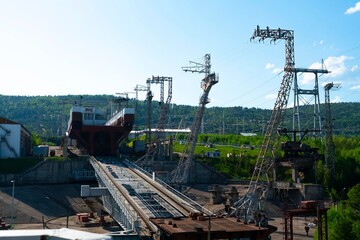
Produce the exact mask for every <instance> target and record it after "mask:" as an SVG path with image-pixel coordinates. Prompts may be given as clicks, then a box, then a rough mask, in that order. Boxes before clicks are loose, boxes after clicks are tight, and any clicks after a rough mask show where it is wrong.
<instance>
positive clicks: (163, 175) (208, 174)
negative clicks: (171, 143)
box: [153, 161, 227, 184]
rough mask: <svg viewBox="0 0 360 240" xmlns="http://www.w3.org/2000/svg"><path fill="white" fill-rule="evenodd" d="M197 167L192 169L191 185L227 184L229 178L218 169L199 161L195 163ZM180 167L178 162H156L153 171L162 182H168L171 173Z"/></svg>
mask: <svg viewBox="0 0 360 240" xmlns="http://www.w3.org/2000/svg"><path fill="white" fill-rule="evenodd" d="M194 163H195V165H194V166H195V167H194V168H193V169H191V172H190V173H189V174H190V176H189V178H190V180H189V181H190V182H191V183H209V184H215V183H225V182H227V177H226V176H225V175H224V174H222V173H220V172H218V171H216V169H214V168H212V167H210V166H208V165H206V164H204V163H202V162H198V161H194ZM177 165H178V162H177V161H154V162H153V171H155V172H156V176H157V177H159V178H160V179H161V180H163V181H166V179H167V178H168V177H169V174H170V173H171V171H173V170H174V169H175V168H176V167H177Z"/></svg>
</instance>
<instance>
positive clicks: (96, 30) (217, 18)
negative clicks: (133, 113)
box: [0, 0, 360, 109]
mask: <svg viewBox="0 0 360 240" xmlns="http://www.w3.org/2000/svg"><path fill="white" fill-rule="evenodd" d="M257 25H259V26H260V28H262V29H264V28H266V27H269V28H270V29H277V28H281V29H286V30H293V31H294V36H295V37H294V55H295V67H297V68H311V69H320V68H322V67H324V68H326V69H327V70H329V71H331V73H329V74H324V75H321V76H320V77H319V85H320V90H319V96H320V102H324V94H325V93H324V90H323V86H324V85H325V84H326V83H329V82H333V83H336V84H339V86H341V87H340V88H336V89H335V88H334V89H332V90H331V93H330V98H331V101H332V102H360V60H359V59H360V31H359V29H360V2H359V1H350V0H347V1H338V0H317V1H298V0H294V1H291V4H289V1H285V0H277V1H261V0H114V1H112V0H101V1H100V0H97V1H96V0H52V1H48V0H22V1H20V0H11V1H8V0H0V32H1V35H0V79H1V82H2V86H1V88H0V94H2V95H20V96H39V95H40V96H48V95H51V96H58V95H94V94H111V95H117V94H118V93H126V94H128V96H129V97H130V98H135V96H136V95H135V91H134V88H135V87H136V85H138V84H139V85H143V86H145V85H146V80H147V79H148V78H151V77H152V76H165V77H172V79H173V82H172V103H175V104H179V105H192V106H197V105H198V104H199V98H200V96H201V95H202V92H203V90H202V89H201V88H200V83H201V80H202V79H203V78H204V77H205V76H204V74H202V73H196V72H195V73H191V72H184V71H183V70H182V67H187V66H193V65H192V64H191V63H190V61H193V62H197V63H203V61H204V55H205V54H210V55H211V72H215V73H216V74H218V75H219V82H218V83H217V84H216V85H214V86H213V87H212V89H211V91H210V94H209V97H210V99H211V102H210V103H209V104H208V105H207V106H208V107H213V106H218V107H233V106H242V107H248V108H252V107H254V108H262V109H272V108H273V106H274V103H275V100H276V96H277V93H278V91H279V89H280V84H281V81H282V79H283V67H284V65H285V41H284V40H278V41H276V42H270V40H269V39H266V40H265V41H263V42H262V41H260V42H259V41H258V40H255V41H251V40H250V38H251V36H252V34H253V32H254V30H255V29H256V27H257ZM298 84H299V87H300V88H301V89H309V90H310V89H313V88H314V75H313V74H300V75H299V76H298ZM151 90H152V91H153V93H154V98H153V99H154V100H160V86H159V85H156V84H152V85H151ZM167 92H168V85H167V83H165V98H166V97H167ZM138 98H139V100H145V92H139V94H138ZM305 101H306V100H305ZM307 101H312V100H311V97H310V98H309V99H308V100H307ZM293 102H294V100H293V96H292V93H291V95H290V97H289V103H288V104H289V105H290V106H291V105H292V104H293Z"/></svg>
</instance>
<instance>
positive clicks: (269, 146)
mask: <svg viewBox="0 0 360 240" xmlns="http://www.w3.org/2000/svg"><path fill="white" fill-rule="evenodd" d="M256 38H259V41H264V40H265V39H267V38H269V39H270V41H272V42H276V41H277V40H285V67H284V76H283V80H282V83H281V86H280V90H279V92H278V96H277V99H276V101H275V105H274V108H273V111H272V114H271V118H270V120H269V122H268V125H267V128H266V132H265V136H264V140H263V143H262V145H261V148H260V152H259V155H258V158H257V160H256V164H255V169H254V172H253V174H252V177H251V181H250V184H249V188H248V191H247V193H246V194H245V195H244V196H243V197H242V198H240V199H239V200H238V201H237V202H235V203H234V205H233V211H232V212H231V213H230V214H231V215H233V216H237V217H238V218H239V219H240V218H241V217H243V218H245V219H246V220H255V219H256V216H257V214H256V213H257V212H258V210H259V209H261V206H260V203H261V201H262V200H263V199H266V195H267V193H268V190H269V188H270V187H271V186H270V178H269V174H271V171H273V164H274V160H275V155H276V152H277V150H278V148H279V145H280V144H279V143H280V141H279V134H278V129H279V128H280V125H281V124H282V122H283V118H284V112H285V108H286V105H287V103H288V99H289V95H290V90H291V84H292V81H293V79H294V71H293V68H294V66H295V55H294V31H293V30H284V29H280V28H279V29H269V27H267V28H266V29H260V27H259V26H257V28H256V29H255V31H254V33H253V35H252V37H251V40H255V39H256Z"/></svg>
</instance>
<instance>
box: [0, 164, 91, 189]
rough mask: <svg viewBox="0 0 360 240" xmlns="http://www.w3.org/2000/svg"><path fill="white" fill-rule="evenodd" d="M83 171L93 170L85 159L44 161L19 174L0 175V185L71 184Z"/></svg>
mask: <svg viewBox="0 0 360 240" xmlns="http://www.w3.org/2000/svg"><path fill="white" fill-rule="evenodd" d="M83 170H84V171H91V170H93V168H92V166H91V164H90V163H89V161H88V159H87V158H81V159H71V160H67V161H54V160H44V161H42V162H40V163H38V164H37V165H35V166H34V167H33V168H31V169H28V170H26V171H25V172H23V173H20V174H0V185H11V182H10V181H11V180H13V179H15V183H16V185H29V184H57V183H72V182H74V181H75V179H74V176H75V172H76V171H83Z"/></svg>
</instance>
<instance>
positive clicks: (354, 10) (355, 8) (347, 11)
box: [345, 2, 360, 15]
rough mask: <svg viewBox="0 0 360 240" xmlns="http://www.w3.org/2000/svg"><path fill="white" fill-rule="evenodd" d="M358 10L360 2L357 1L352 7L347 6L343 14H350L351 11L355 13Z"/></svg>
mask: <svg viewBox="0 0 360 240" xmlns="http://www.w3.org/2000/svg"><path fill="white" fill-rule="evenodd" d="M359 11H360V2H357V3H356V4H355V6H354V7H351V8H348V9H347V10H346V11H345V14H348V15H350V14H353V13H356V12H359Z"/></svg>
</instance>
